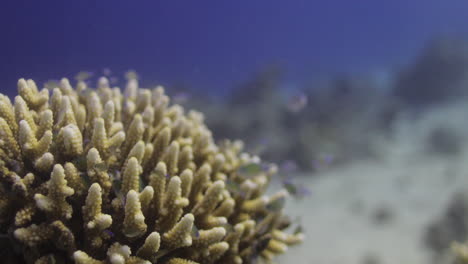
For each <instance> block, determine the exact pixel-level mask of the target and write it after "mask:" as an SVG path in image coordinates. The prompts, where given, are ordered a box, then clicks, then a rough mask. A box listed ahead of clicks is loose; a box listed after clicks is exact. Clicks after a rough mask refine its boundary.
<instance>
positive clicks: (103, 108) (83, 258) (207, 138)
mask: <svg viewBox="0 0 468 264" xmlns="http://www.w3.org/2000/svg"><path fill="white" fill-rule="evenodd" d="M18 91H19V95H18V96H16V97H15V99H14V102H11V101H10V99H9V98H8V97H6V96H3V95H1V94H0V233H1V234H0V246H1V247H2V252H1V253H2V257H4V259H3V261H5V262H6V263H38V264H39V263H79V264H81V263H83V264H84V263H92V264H94V263H96V264H97V263H111V264H123V263H171V264H178V263H253V262H254V261H256V260H257V259H260V260H263V261H266V262H269V261H271V260H272V259H273V258H274V256H275V255H277V254H280V253H283V252H285V251H286V250H287V247H288V246H289V245H293V244H296V243H298V242H300V241H301V240H302V239H303V235H302V234H300V233H299V232H295V233H293V234H288V233H286V232H284V229H285V228H287V227H288V226H289V225H290V221H289V220H288V219H287V217H285V216H284V215H283V214H282V211H283V204H284V199H285V196H286V193H285V192H283V191H281V192H279V193H277V194H274V195H272V196H270V197H268V196H266V195H264V192H265V190H266V188H267V186H268V184H269V182H270V179H271V177H272V175H274V173H275V172H276V167H275V166H274V165H269V164H265V163H263V162H261V160H260V159H259V158H258V157H255V156H251V155H249V154H247V153H244V152H243V151H242V143H241V142H237V141H236V142H231V141H223V142H220V143H219V144H215V143H214V141H213V138H212V135H211V133H210V131H209V130H208V129H207V127H206V126H205V125H204V121H203V115H202V114H200V113H198V112H194V111H190V112H188V113H185V111H184V109H183V108H182V107H181V106H179V105H170V104H169V98H168V97H167V96H166V95H165V94H164V89H163V88H162V87H157V88H155V89H153V90H149V89H141V88H139V87H138V81H137V79H136V78H132V77H130V78H129V80H128V83H127V87H126V89H125V92H124V93H123V94H122V93H121V91H120V89H119V88H110V87H109V82H108V80H107V79H106V78H101V79H100V80H99V82H98V87H97V88H96V89H91V88H88V87H87V85H86V84H85V83H84V82H79V83H78V84H77V85H76V87H75V88H73V87H72V86H71V85H70V83H69V81H68V80H67V79H62V80H61V82H60V83H59V85H58V87H56V88H54V89H45V88H44V89H42V90H39V89H38V88H37V86H36V84H35V83H34V82H33V81H32V80H24V79H20V80H19V82H18Z"/></svg>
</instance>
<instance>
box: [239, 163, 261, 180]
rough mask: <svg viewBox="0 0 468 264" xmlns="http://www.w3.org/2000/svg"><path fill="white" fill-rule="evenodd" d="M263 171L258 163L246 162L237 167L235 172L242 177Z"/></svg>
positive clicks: (248, 176)
mask: <svg viewBox="0 0 468 264" xmlns="http://www.w3.org/2000/svg"><path fill="white" fill-rule="evenodd" d="M262 171H263V166H262V164H260V163H253V162H252V163H248V164H245V165H242V166H240V167H239V169H238V170H237V172H238V173H239V174H240V175H241V176H244V177H247V178H250V177H253V176H256V175H258V174H259V173H261V172H262Z"/></svg>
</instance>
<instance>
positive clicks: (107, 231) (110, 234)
mask: <svg viewBox="0 0 468 264" xmlns="http://www.w3.org/2000/svg"><path fill="white" fill-rule="evenodd" d="M103 232H104V233H106V234H107V235H108V236H110V237H114V236H115V234H114V232H112V231H110V230H109V229H105V230H104V231H103Z"/></svg>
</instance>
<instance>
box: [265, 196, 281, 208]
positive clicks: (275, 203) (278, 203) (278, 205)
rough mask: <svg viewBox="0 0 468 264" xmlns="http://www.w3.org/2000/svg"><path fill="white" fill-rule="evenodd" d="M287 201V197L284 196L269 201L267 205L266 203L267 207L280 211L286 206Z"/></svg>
mask: <svg viewBox="0 0 468 264" xmlns="http://www.w3.org/2000/svg"><path fill="white" fill-rule="evenodd" d="M285 203H286V197H284V196H282V197H280V198H278V199H276V200H273V201H271V202H269V203H268V204H267V205H266V209H268V210H269V211H272V212H278V211H280V210H281V209H283V208H284V204H285Z"/></svg>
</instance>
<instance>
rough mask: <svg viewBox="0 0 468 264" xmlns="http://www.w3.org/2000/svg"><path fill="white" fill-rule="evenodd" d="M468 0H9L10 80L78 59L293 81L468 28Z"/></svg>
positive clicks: (6, 71)
mask: <svg viewBox="0 0 468 264" xmlns="http://www.w3.org/2000/svg"><path fill="white" fill-rule="evenodd" d="M466 10H468V1H466V0H449V1H440V0H396V1H388V0H353V1H349V0H328V1H314V0H292V1H285V0H249V1H247V0H237V1H234V0H198V1H195V0H191V1H190V0H186V1H181V0H171V1H156V0H152V1H120V0H117V1H104V0H97V1H96V0H95V1H84V0H79V1H63V0H60V1H37V0H30V1H25V0H19V1H18V0H9V1H7V0H5V1H2V3H1V4H0V34H1V35H0V85H1V86H0V87H1V88H0V92H2V93H7V94H13V93H15V91H14V90H15V89H16V87H15V86H16V80H17V79H18V78H20V77H26V78H33V79H35V80H38V81H39V82H44V81H46V80H48V79H57V78H59V77H62V76H67V77H72V76H74V74H76V73H77V72H79V71H83V70H89V71H94V72H96V73H97V74H100V72H99V71H100V70H101V69H102V68H104V67H108V68H110V69H111V70H113V71H114V72H115V73H117V74H121V73H123V72H125V71H126V70H128V69H135V70H136V71H137V72H138V73H139V74H140V75H141V76H142V78H143V80H144V82H143V83H145V82H146V83H147V84H153V83H162V84H181V83H182V84H185V85H188V86H190V87H193V89H200V91H201V90H202V89H204V91H203V92H208V93H224V92H225V91H226V90H228V89H231V88H232V87H234V86H235V85H236V84H238V83H239V82H241V81H242V80H244V79H245V78H247V77H248V76H249V75H250V74H252V72H254V71H256V70H258V69H259V68H262V67H264V66H265V65H268V64H271V63H275V64H280V65H283V66H284V67H285V69H287V71H288V75H287V78H288V79H289V80H291V82H296V83H301V82H305V81H308V80H310V79H313V78H314V76H319V75H322V74H330V73H335V72H345V73H355V72H367V71H373V70H380V69H382V68H387V67H394V66H395V65H402V64H404V63H405V62H407V61H409V59H410V58H412V57H413V56H415V54H416V52H417V51H419V50H420V49H421V47H423V46H424V45H425V43H426V42H427V41H428V40H430V39H432V38H434V37H437V36H440V35H457V36H459V35H461V36H464V35H465V36H466V35H467V33H468V32H467V30H466V28H467V25H468V15H466Z"/></svg>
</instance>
